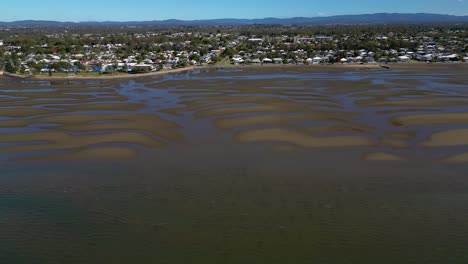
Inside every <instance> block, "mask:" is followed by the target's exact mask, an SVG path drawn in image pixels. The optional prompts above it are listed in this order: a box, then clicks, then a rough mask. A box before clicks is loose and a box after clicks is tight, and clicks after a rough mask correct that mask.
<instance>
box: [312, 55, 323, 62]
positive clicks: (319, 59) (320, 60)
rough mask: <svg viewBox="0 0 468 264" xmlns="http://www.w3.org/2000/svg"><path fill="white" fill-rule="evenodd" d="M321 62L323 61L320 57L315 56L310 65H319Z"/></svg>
mask: <svg viewBox="0 0 468 264" xmlns="http://www.w3.org/2000/svg"><path fill="white" fill-rule="evenodd" d="M322 61H323V59H322V57H319V56H315V57H314V58H313V59H312V64H320V63H321V62H322Z"/></svg>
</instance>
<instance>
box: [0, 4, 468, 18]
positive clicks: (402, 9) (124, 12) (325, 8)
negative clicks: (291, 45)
mask: <svg viewBox="0 0 468 264" xmlns="http://www.w3.org/2000/svg"><path fill="white" fill-rule="evenodd" d="M382 12H388V13H437V14H452V15H468V0H228V1H226V0H165V1H161V0H130V1H129V0H74V1H57V0H40V1H39V0H21V1H17V0H14V1H8V4H5V3H2V6H1V9H0V21H7V22H9V21H17V20H30V19H33V20H55V21H72V22H78V21H148V20H164V19H183V20H194V19H213V18H265V17H278V18H289V17H297V16H303V17H316V16H332V15H345V14H369V13H382Z"/></svg>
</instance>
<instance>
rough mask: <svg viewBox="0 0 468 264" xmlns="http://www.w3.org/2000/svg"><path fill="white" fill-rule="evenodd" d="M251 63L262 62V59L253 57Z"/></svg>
mask: <svg viewBox="0 0 468 264" xmlns="http://www.w3.org/2000/svg"><path fill="white" fill-rule="evenodd" d="M250 63H252V64H261V63H262V61H261V60H260V59H253V60H252V61H251V62H250Z"/></svg>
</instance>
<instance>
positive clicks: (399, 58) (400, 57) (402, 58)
mask: <svg viewBox="0 0 468 264" xmlns="http://www.w3.org/2000/svg"><path fill="white" fill-rule="evenodd" d="M398 62H405V63H406V62H410V57H408V56H406V55H403V56H398Z"/></svg>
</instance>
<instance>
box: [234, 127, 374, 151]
mask: <svg viewBox="0 0 468 264" xmlns="http://www.w3.org/2000/svg"><path fill="white" fill-rule="evenodd" d="M234 138H235V139H236V140H237V141H239V142H264V141H270V142H283V143H290V144H293V145H296V146H299V147H305V148H327V147H365V146H372V145H373V142H372V141H371V140H369V139H367V138H365V137H358V136H336V137H313V136H310V135H308V134H306V133H302V132H298V131H292V130H287V129H281V128H274V129H255V130H248V131H242V132H239V133H237V134H236V135H235V137H234Z"/></svg>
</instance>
